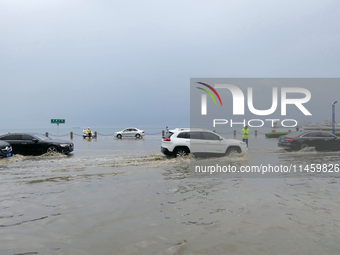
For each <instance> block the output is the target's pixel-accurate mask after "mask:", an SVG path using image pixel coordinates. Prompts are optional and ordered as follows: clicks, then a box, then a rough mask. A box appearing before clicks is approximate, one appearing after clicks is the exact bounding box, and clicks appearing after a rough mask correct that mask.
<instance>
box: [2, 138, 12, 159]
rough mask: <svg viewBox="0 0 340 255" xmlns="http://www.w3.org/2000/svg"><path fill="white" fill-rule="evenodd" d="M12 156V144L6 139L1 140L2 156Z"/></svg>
mask: <svg viewBox="0 0 340 255" xmlns="http://www.w3.org/2000/svg"><path fill="white" fill-rule="evenodd" d="M11 156H12V146H11V145H10V144H9V143H8V142H5V141H0V158H7V157H11Z"/></svg>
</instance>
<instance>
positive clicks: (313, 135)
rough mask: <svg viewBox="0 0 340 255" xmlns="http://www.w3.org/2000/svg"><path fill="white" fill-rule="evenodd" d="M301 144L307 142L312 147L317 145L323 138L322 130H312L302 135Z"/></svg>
mask: <svg viewBox="0 0 340 255" xmlns="http://www.w3.org/2000/svg"><path fill="white" fill-rule="evenodd" d="M302 138H303V139H302V141H301V142H300V143H301V144H303V143H305V144H307V145H308V146H310V147H315V145H317V144H318V143H319V141H320V140H321V139H322V138H323V137H322V135H321V132H310V133H307V134H305V135H303V136H302Z"/></svg>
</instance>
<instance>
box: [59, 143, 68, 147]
mask: <svg viewBox="0 0 340 255" xmlns="http://www.w3.org/2000/svg"><path fill="white" fill-rule="evenodd" d="M60 146H61V147H68V146H69V144H68V143H61V144H60Z"/></svg>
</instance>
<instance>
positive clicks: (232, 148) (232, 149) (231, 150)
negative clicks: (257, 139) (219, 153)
mask: <svg viewBox="0 0 340 255" xmlns="http://www.w3.org/2000/svg"><path fill="white" fill-rule="evenodd" d="M231 153H241V149H240V148H239V147H229V148H228V149H227V151H226V153H225V154H226V155H229V154H231Z"/></svg>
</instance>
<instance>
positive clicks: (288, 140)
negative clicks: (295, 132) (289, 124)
mask: <svg viewBox="0 0 340 255" xmlns="http://www.w3.org/2000/svg"><path fill="white" fill-rule="evenodd" d="M286 141H287V142H293V141H294V139H286Z"/></svg>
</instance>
